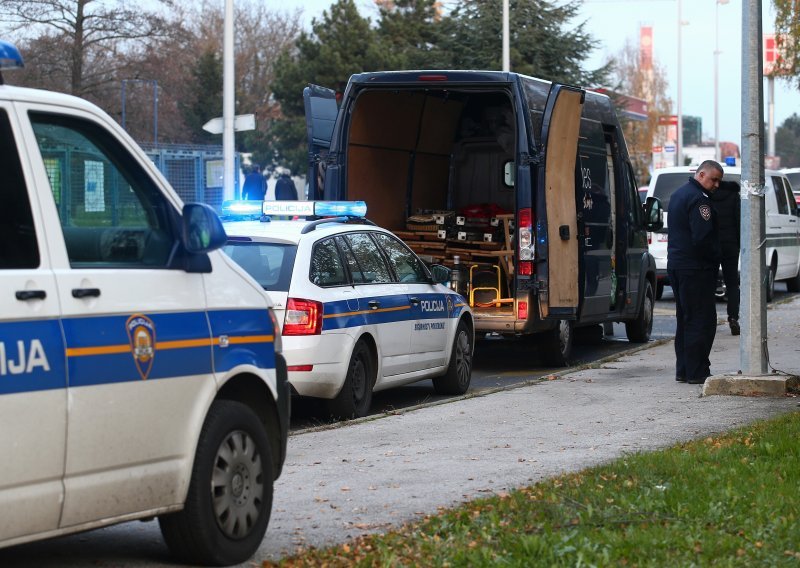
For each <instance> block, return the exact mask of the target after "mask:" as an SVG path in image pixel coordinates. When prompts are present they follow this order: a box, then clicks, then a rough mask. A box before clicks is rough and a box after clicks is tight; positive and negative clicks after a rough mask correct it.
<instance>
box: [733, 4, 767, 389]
mask: <svg viewBox="0 0 800 568" xmlns="http://www.w3.org/2000/svg"><path fill="white" fill-rule="evenodd" d="M761 65H762V59H761V0H743V1H742V190H741V200H742V219H741V225H740V227H741V235H742V250H741V308H742V309H741V315H742V334H741V336H740V338H739V353H740V356H741V369H742V371H743V372H744V373H745V374H747V375H751V376H758V375H763V374H765V373H766V372H767V360H766V353H765V351H766V341H767V339H766V338H767V303H766V285H765V284H766V282H765V273H766V270H765V264H766V259H765V253H764V243H765V240H766V234H765V229H764V225H765V217H764V161H763V160H764V82H763V72H762V67H761Z"/></svg>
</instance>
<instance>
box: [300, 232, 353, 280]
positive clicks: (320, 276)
mask: <svg viewBox="0 0 800 568" xmlns="http://www.w3.org/2000/svg"><path fill="white" fill-rule="evenodd" d="M308 277H309V279H310V280H311V282H312V283H313V284H316V285H317V286H322V287H326V286H344V285H346V284H348V282H347V272H346V270H345V268H344V263H343V262H342V257H341V255H340V254H339V249H338V247H337V246H336V243H335V242H334V239H325V240H324V241H320V242H318V243H317V244H315V245H314V251H313V252H312V253H311V270H310V272H309V276H308Z"/></svg>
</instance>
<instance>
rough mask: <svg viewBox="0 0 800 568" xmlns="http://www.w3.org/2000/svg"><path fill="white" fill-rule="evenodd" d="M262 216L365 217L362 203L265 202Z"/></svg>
mask: <svg viewBox="0 0 800 568" xmlns="http://www.w3.org/2000/svg"><path fill="white" fill-rule="evenodd" d="M262 212H263V213H264V215H269V216H272V215H281V216H288V217H366V215H367V204H366V203H365V202H363V201H265V202H264V207H263V209H262Z"/></svg>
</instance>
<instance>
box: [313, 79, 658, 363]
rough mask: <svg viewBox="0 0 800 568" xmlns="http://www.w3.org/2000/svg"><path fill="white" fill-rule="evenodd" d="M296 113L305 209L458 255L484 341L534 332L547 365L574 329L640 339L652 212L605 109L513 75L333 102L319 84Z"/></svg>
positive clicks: (649, 306)
mask: <svg viewBox="0 0 800 568" xmlns="http://www.w3.org/2000/svg"><path fill="white" fill-rule="evenodd" d="M304 99H305V109H306V122H307V126H308V136H309V144H310V147H309V176H308V180H309V198H310V199H313V198H318V199H321V198H324V199H329V200H334V199H336V200H340V199H341V200H344V199H348V200H364V201H366V202H367V205H368V216H369V218H370V219H371V220H372V221H374V222H375V223H377V224H379V225H381V226H383V227H386V228H388V229H391V230H393V231H395V232H396V233H397V234H398V235H400V236H401V238H403V239H404V240H405V242H406V243H407V244H408V245H409V246H410V247H411V248H414V249H415V250H416V251H417V252H419V253H421V254H426V253H430V256H431V259H432V260H433V261H435V262H437V263H442V264H445V265H448V266H454V261H455V260H456V259H455V257H459V258H458V264H456V265H455V266H456V267H457V268H458V273H459V274H460V279H459V280H458V282H456V283H455V286H456V287H457V288H458V289H459V291H460V292H461V293H462V294H463V295H464V296H465V297H466V298H467V300H468V301H469V303H470V305H471V306H472V309H473V312H474V316H475V331H476V332H477V333H478V334H481V333H499V334H502V335H508V336H519V335H531V334H536V338H537V340H539V341H541V342H542V343H543V349H542V350H541V351H542V354H543V355H544V356H545V358H546V359H547V362H548V363H551V364H554V365H565V364H567V362H568V359H569V355H570V350H571V346H572V335H573V328H574V327H579V326H586V325H596V324H602V323H608V322H624V323H625V327H626V331H627V336H628V338H629V339H630V340H631V341H633V342H646V341H648V339H649V337H650V333H651V330H652V322H653V301H654V292H653V291H654V289H655V262H654V260H653V257H652V256H651V255H650V254H649V252H648V249H647V231H648V230H653V229H654V228H656V227H657V226H658V223H659V222H660V217H661V210H660V207H659V204H658V203H657V201H656V200H650V202H648V203H646V204H645V205H644V206H642V205H641V203H640V198H639V195H638V192H637V188H638V184H637V183H636V179H635V177H634V173H633V168H632V167H631V164H630V159H629V157H628V152H627V148H626V145H625V140H624V137H623V133H622V129H621V127H620V124H619V121H618V120H617V116H616V113H615V111H614V107H613V105H612V102H611V100H610V99H609V98H608V97H607V96H606V95H602V94H599V93H595V92H592V91H587V90H584V89H580V88H576V87H572V86H567V85H560V84H555V83H550V82H547V81H543V80H540V79H535V78H532V77H526V76H523V75H519V74H515V73H503V72H495V71H393V72H378V73H362V74H358V75H353V76H352V77H351V78H350V81H349V82H348V85H347V87H346V89H345V91H344V94H343V96H342V98H341V101H339V102H337V100H336V98H335V93H334V92H333V91H331V90H329V89H324V88H321V87H317V86H309V87H307V88H306V89H305V91H304ZM482 212H483V213H482ZM470 216H472V217H478V218H480V217H482V216H483V217H485V218H484V219H483V220H482V221H483V222H484V225H483V229H481V228H480V227H479V228H477V229H475V227H474V226H473V227H472V230H469V229H470V228H469V224H470V222H472V221H475V219H474V218H471V217H470ZM426 220H430V223H429V224H428V225H425V223H426ZM453 220H455V221H453ZM479 220H480V219H479ZM448 221H449V222H450V223H451V224H450V226H448ZM414 222H416V223H417V224H416V225H414V224H413V223H414ZM453 222H454V223H455V225H453V224H452V223H453ZM458 223H463V224H464V225H465V226H464V227H459V226H458ZM420 228H421V229H423V230H415V229H420ZM462 228H463V229H465V230H464V231H461V230H460V229H462ZM436 229H439V230H438V231H436ZM426 230H427V231H428V232H426ZM482 231H483V232H482ZM431 235H438V236H439V237H440V241H439V242H438V243H437V244H435V245H434V244H431V243H432V242H434V241H432V240H431V239H435V238H436V237H432V236H431ZM487 235H489V236H487ZM486 241H490V242H486ZM491 243H496V244H494V245H492V244H491Z"/></svg>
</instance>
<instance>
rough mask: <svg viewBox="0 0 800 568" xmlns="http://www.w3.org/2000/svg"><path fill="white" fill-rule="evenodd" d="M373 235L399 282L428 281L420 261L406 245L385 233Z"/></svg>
mask: <svg viewBox="0 0 800 568" xmlns="http://www.w3.org/2000/svg"><path fill="white" fill-rule="evenodd" d="M373 236H374V237H375V240H376V241H378V244H379V245H380V246H381V247H382V248H383V251H384V252H385V253H386V256H387V257H388V258H389V264H391V265H392V268H393V269H394V273H395V275H396V276H397V279H398V280H399V281H400V282H429V279H428V276H427V274H426V273H425V268H424V267H423V266H422V261H421V260H420V259H419V257H417V255H415V254H414V253H413V252H411V251H410V250H409V249H408V247H406V246H405V245H404V244H403V243H401V242H400V241H399V240H397V239H396V238H394V237H392V236H390V235H387V234H385V233H373Z"/></svg>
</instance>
